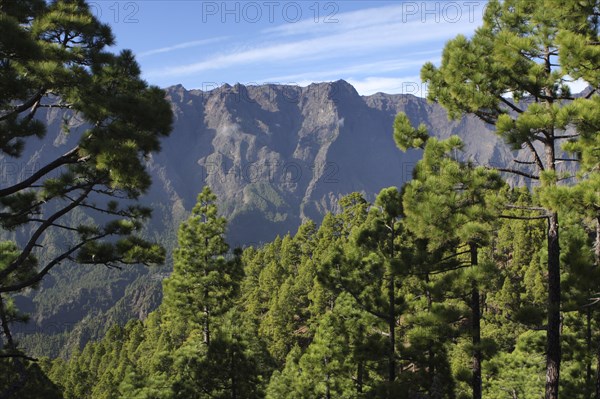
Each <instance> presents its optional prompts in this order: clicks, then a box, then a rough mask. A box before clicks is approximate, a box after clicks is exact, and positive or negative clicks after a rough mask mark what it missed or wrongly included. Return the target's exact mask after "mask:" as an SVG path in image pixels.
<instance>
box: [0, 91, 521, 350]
mask: <svg viewBox="0 0 600 399" xmlns="http://www.w3.org/2000/svg"><path fill="white" fill-rule="evenodd" d="M166 91H167V98H168V99H169V101H170V102H171V104H172V108H173V112H174V114H175V124H174V131H173V133H172V134H171V136H170V137H169V138H167V139H165V140H164V142H163V150H162V152H161V153H159V154H155V155H153V156H152V157H151V158H150V159H149V160H148V168H149V170H150V173H151V174H152V176H153V179H154V180H153V181H154V184H153V186H152V188H151V190H150V192H149V193H148V194H147V195H146V196H145V197H144V198H143V201H144V202H145V203H146V204H149V205H151V206H152V207H153V208H154V209H155V211H154V217H153V220H152V224H151V226H149V229H148V232H147V234H148V235H149V236H151V237H154V238H155V239H157V240H159V241H160V242H162V243H163V244H164V245H165V246H167V247H171V246H172V245H173V243H174V241H175V233H176V228H177V226H178V224H179V222H180V221H181V220H183V219H184V218H185V217H186V215H187V212H189V210H190V209H191V207H192V206H193V205H194V203H195V200H196V196H197V194H198V193H199V192H200V190H201V189H202V187H203V185H205V184H208V185H209V186H210V187H211V188H212V189H213V191H214V192H215V193H216V194H217V196H218V198H219V201H220V209H221V211H222V213H223V214H224V215H225V216H227V217H228V218H229V220H230V223H229V230H228V239H229V242H230V243H231V244H232V245H233V246H239V245H251V244H260V243H261V242H266V241H270V240H272V239H273V238H274V237H275V236H276V235H278V234H279V235H282V234H285V233H286V232H288V231H292V232H293V231H295V230H296V228H297V227H298V225H299V224H300V223H301V222H302V221H303V220H305V219H307V218H310V219H313V220H315V221H317V222H319V221H320V219H321V217H322V216H323V215H324V214H325V213H326V212H328V211H336V201H337V199H339V198H340V197H341V196H343V195H346V194H348V193H350V192H353V191H361V192H363V193H364V194H365V195H366V197H367V198H368V199H373V198H374V196H375V194H376V193H377V192H379V190H381V189H382V188H384V187H388V186H401V185H402V183H403V182H404V181H406V180H408V179H410V176H411V171H412V168H413V167H414V165H415V163H416V162H417V161H418V159H419V158H420V156H421V154H420V151H409V152H408V153H402V152H400V151H399V150H397V149H396V146H395V144H394V142H393V137H392V123H393V119H394V117H395V115H396V114H397V113H398V112H401V111H402V112H406V113H407V114H408V115H409V117H410V119H411V120H412V121H413V122H414V123H425V125H427V126H428V127H429V128H430V131H431V132H432V134H434V135H435V136H437V137H441V138H445V137H448V136H449V135H451V134H458V135H460V136H461V137H463V139H464V140H465V145H466V149H467V153H469V154H475V155H474V158H473V160H474V161H475V162H478V163H481V164H495V163H504V161H505V160H507V159H512V155H511V154H510V151H508V150H507V149H506V147H505V146H504V145H502V144H501V143H499V142H498V139H497V138H496V136H495V135H494V134H493V132H492V131H491V129H490V127H489V126H486V125H485V124H483V123H482V122H480V121H478V120H475V119H472V118H465V119H462V120H460V121H457V122H449V121H448V119H447V116H446V113H445V112H444V111H443V110H442V109H441V108H440V107H439V106H437V105H435V104H428V103H427V102H426V101H425V100H424V99H421V98H417V97H414V96H411V95H387V94H382V93H378V94H375V95H372V96H367V97H365V96H360V95H359V94H358V93H357V92H356V90H355V89H354V88H353V87H352V86H351V85H350V84H348V83H347V82H345V81H337V82H333V83H320V84H312V85H310V86H307V87H298V86H282V85H263V86H243V85H235V86H229V85H224V86H222V87H220V88H217V89H214V90H212V91H208V92H203V91H198V90H189V91H188V90H186V89H185V88H183V87H182V86H173V87H170V88H168V89H167V90H166ZM64 116H65V115H62V114H60V113H58V112H56V111H55V110H52V109H51V110H50V111H49V112H48V113H47V114H45V115H42V116H41V117H42V119H43V120H44V121H45V123H46V124H47V125H48V134H47V136H46V138H45V139H43V140H41V141H35V142H31V143H28V147H27V149H26V153H25V156H24V157H23V159H22V160H19V161H17V162H16V163H15V162H13V161H12V160H10V159H3V158H1V157H0V165H3V166H4V167H3V169H4V172H3V179H2V182H3V184H9V183H11V182H14V181H18V180H20V179H22V178H23V177H24V176H25V175H26V174H27V173H31V171H32V170H34V169H36V168H39V167H41V166H42V165H44V164H45V163H47V162H48V160H50V159H52V158H53V157H55V156H57V155H59V154H62V153H64V152H65V151H66V150H67V149H68V148H70V146H72V145H73V143H74V141H75V140H76V138H77V132H78V131H81V129H83V128H84V126H82V125H81V123H80V122H78V121H77V119H76V118H71V119H70V120H69V123H70V125H71V126H73V128H74V131H73V132H72V133H71V134H68V135H67V134H65V133H64V132H63V130H62V129H61V125H62V121H63V119H64ZM7 171H10V173H8V172H7ZM168 270H169V265H168V264H167V265H166V266H165V267H164V268H162V269H158V270H147V269H143V268H136V269H133V270H127V271H114V270H101V271H99V270H89V268H82V267H79V266H76V265H64V266H62V267H61V268H58V269H57V270H55V271H54V272H53V273H52V275H51V276H50V278H48V279H47V281H45V283H44V284H43V287H42V288H41V289H40V290H39V291H37V292H29V293H26V294H24V295H20V297H19V301H18V302H19V304H20V305H21V307H23V308H25V309H26V310H27V311H29V312H31V314H32V321H31V322H30V323H29V325H27V326H25V327H23V328H22V329H21V332H22V333H23V334H21V339H22V343H23V344H24V345H26V346H29V347H30V348H31V349H33V351H34V352H35V354H37V355H39V354H52V355H54V354H56V353H59V352H60V353H62V354H67V353H69V352H70V351H71V350H72V349H73V348H76V347H78V346H79V345H80V344H81V343H83V342H85V341H86V340H87V339H90V338H93V337H96V336H98V335H101V334H102V333H103V332H104V330H105V327H106V324H107V323H108V322H111V323H112V322H124V321H125V320H127V319H128V318H131V317H144V315H145V314H147V312H148V311H150V310H151V309H152V307H153V306H155V304H156V303H158V301H159V298H160V284H159V281H160V278H161V276H164V275H165V274H166V273H167V272H168ZM74 271H75V272H74ZM89 315H93V317H90V316H89ZM32 332H35V334H32ZM69 332H74V333H73V334H71V338H70V339H68V336H69Z"/></svg>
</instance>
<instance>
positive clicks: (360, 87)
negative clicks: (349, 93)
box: [347, 76, 427, 97]
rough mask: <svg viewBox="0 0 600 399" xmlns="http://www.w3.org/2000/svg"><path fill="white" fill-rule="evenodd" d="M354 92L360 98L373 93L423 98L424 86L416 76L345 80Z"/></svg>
mask: <svg viewBox="0 0 600 399" xmlns="http://www.w3.org/2000/svg"><path fill="white" fill-rule="evenodd" d="M347 81H348V83H350V84H351V85H352V86H354V88H355V89H356V91H357V92H358V93H359V94H360V95H362V96H370V95H372V94H375V93H379V92H381V93H387V94H412V95H414V96H417V97H425V95H426V94H427V88H426V86H425V85H424V84H423V83H421V79H420V78H419V77H418V76H405V77H398V78H395V77H380V76H369V77H366V78H362V79H354V78H349V79H347Z"/></svg>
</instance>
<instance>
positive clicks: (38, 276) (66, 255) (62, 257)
mask: <svg viewBox="0 0 600 399" xmlns="http://www.w3.org/2000/svg"><path fill="white" fill-rule="evenodd" d="M108 235H109V234H108V233H103V234H99V235H96V236H94V237H91V238H88V239H85V240H83V241H81V242H80V243H79V244H77V245H75V246H74V247H72V248H71V249H69V250H68V251H66V252H64V253H63V254H62V255H60V256H57V257H56V258H54V259H53V260H52V261H50V262H49V263H48V264H47V265H46V266H45V267H44V268H43V269H42V270H40V271H39V272H38V273H37V274H36V275H35V276H32V277H30V278H29V279H27V280H25V281H22V282H20V283H17V284H13V285H9V286H5V287H0V293H2V292H15V291H19V290H22V289H23V288H27V287H30V286H32V285H33V284H36V283H39V282H40V281H42V278H43V277H44V276H45V275H46V274H48V272H50V270H52V268H53V267H54V266H56V265H58V264H59V263H61V262H62V261H64V260H66V259H70V257H71V255H72V254H73V253H74V252H75V251H77V250H78V249H80V248H81V247H83V246H84V245H85V244H87V243H89V242H92V241H96V240H100V239H102V238H104V237H107V236H108Z"/></svg>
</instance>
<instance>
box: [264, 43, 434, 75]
mask: <svg viewBox="0 0 600 399" xmlns="http://www.w3.org/2000/svg"><path fill="white" fill-rule="evenodd" d="M425 53H427V54H430V55H434V54H439V53H440V51H439V50H435V51H429V52H425ZM419 55H420V56H422V55H424V54H423V52H420V53H411V54H405V56H404V58H403V59H402V60H398V59H393V60H384V61H377V62H369V63H360V64H354V65H348V66H345V67H343V68H334V69H325V70H313V71H309V72H302V73H297V74H291V75H282V76H272V77H269V78H266V79H263V81H264V82H271V83H295V82H304V81H313V82H316V81H320V80H327V79H329V78H331V79H333V80H337V79H340V78H341V79H347V78H349V77H351V76H353V75H359V74H364V73H371V72H373V71H377V73H380V74H381V73H389V72H398V71H404V70H410V69H414V68H420V67H421V66H422V65H423V64H425V63H426V62H427V61H429V60H430V58H418V59H417V58H415V57H416V56H419ZM407 60H409V61H407Z"/></svg>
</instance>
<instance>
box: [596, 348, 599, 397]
mask: <svg viewBox="0 0 600 399" xmlns="http://www.w3.org/2000/svg"><path fill="white" fill-rule="evenodd" d="M596 399H600V342H597V343H596Z"/></svg>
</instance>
